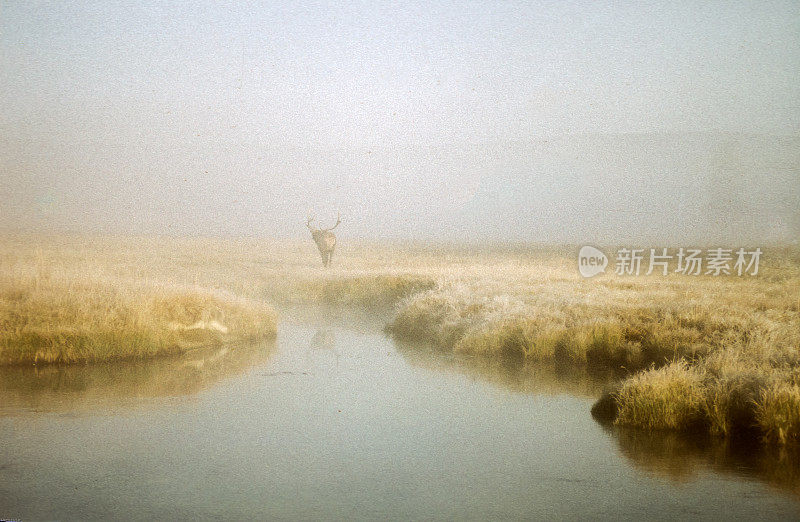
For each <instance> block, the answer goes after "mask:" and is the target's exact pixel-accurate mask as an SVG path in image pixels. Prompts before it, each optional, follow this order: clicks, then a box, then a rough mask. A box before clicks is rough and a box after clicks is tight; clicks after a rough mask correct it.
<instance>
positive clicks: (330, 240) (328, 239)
mask: <svg viewBox="0 0 800 522" xmlns="http://www.w3.org/2000/svg"><path fill="white" fill-rule="evenodd" d="M312 221H314V218H313V217H310V216H309V218H308V222H306V226H307V227H308V230H310V231H311V238H312V239H313V240H314V243H316V244H317V249H318V250H319V255H320V256H321V257H322V266H325V267H327V266H329V265H330V264H331V257H332V256H333V249H334V248H335V247H336V235H335V234H334V233H333V232H331V230H333V229H334V228H336V227H338V226H339V223H341V222H342V219H341V217H340V216H339V213H337V214H336V224H335V225H333V226H332V227H330V228H314V227H313V226H311V222H312Z"/></svg>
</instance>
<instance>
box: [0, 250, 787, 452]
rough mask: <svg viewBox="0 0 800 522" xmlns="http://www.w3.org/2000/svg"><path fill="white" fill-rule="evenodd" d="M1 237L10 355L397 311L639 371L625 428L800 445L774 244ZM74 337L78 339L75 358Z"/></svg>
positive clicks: (412, 329)
mask: <svg viewBox="0 0 800 522" xmlns="http://www.w3.org/2000/svg"><path fill="white" fill-rule="evenodd" d="M0 245H2V250H0V268H2V270H3V272H2V273H3V274H4V275H3V281H4V282H3V283H2V287H1V288H2V290H0V300H2V301H0V302H2V305H0V306H2V312H0V313H1V314H2V315H0V320H1V321H3V324H4V325H17V326H15V328H16V330H13V329H11V330H9V329H8V328H4V329H3V332H4V333H3V336H4V337H3V340H2V347H3V348H2V352H0V353H2V357H3V358H4V360H9V359H10V358H9V357H8V356H7V354H9V353H14V352H13V351H14V350H16V351H17V352H20V350H22V351H21V352H20V353H22V352H24V353H25V354H26V355H24V357H22V358H25V357H27V358H28V359H31V360H36V359H39V360H92V359H94V358H96V357H99V355H98V354H99V353H100V351H101V348H100V346H105V347H108V346H110V345H112V344H120V343H123V345H124V346H126V348H124V349H123V348H120V350H123V351H128V352H131V351H132V353H135V354H137V355H148V354H151V353H159V352H160V351H169V350H170V349H174V347H176V346H180V345H181V343H183V342H188V341H187V338H189V341H191V340H192V339H191V335H194V334H196V333H198V332H195V331H189V330H174V329H170V328H169V327H168V325H170V324H172V323H179V324H182V325H184V326H191V325H192V324H195V323H196V322H197V321H204V322H205V324H206V325H209V324H211V321H217V322H219V323H220V324H224V325H226V327H228V328H230V331H231V334H233V333H234V331H235V330H236V331H237V332H238V334H242V335H247V334H248V332H247V328H248V325H253V324H267V322H268V321H267V320H266V319H264V320H263V321H262V319H261V318H262V317H264V318H266V316H268V315H269V312H267V311H265V310H264V309H262V308H259V307H263V304H260V303H264V302H269V303H272V304H275V305H282V304H287V303H329V304H335V305H360V306H364V307H367V308H370V309H377V308H381V309H384V308H385V307H386V306H390V305H393V306H395V314H394V319H393V320H392V321H391V323H390V324H389V325H388V329H389V331H391V333H392V334H393V335H395V336H396V337H398V338H400V339H404V340H424V341H426V342H431V343H434V344H436V345H438V346H440V347H442V348H446V349H452V350H455V351H458V352H463V353H468V354H484V355H487V356H495V355H497V356H499V355H503V356H504V357H505V358H507V357H508V356H511V357H512V359H513V358H516V359H518V360H520V361H524V362H525V363H526V364H529V363H530V362H532V361H536V360H551V361H560V362H568V363H570V364H573V365H595V366H602V367H606V368H613V369H615V370H616V371H619V372H622V373H623V374H626V375H628V376H629V377H628V380H627V381H626V382H623V383H622V384H621V386H620V387H619V388H618V389H617V390H615V391H614V393H613V394H612V395H611V396H610V397H611V399H612V401H613V403H614V408H612V410H613V412H615V413H616V416H615V419H616V422H617V423H618V424H624V425H632V426H640V427H646V428H650V429H653V428H665V429H684V428H686V427H688V426H696V425H703V426H705V427H707V429H708V430H709V431H711V432H714V433H717V434H720V435H726V436H727V435H733V434H736V433H738V432H747V431H752V430H755V431H756V432H757V433H759V434H760V435H761V436H763V437H764V438H765V439H767V440H772V441H776V442H779V443H787V442H793V441H797V439H798V427H797V426H798V419H797V415H796V412H797V411H798V409H797V407H796V406H797V404H798V400H800V395H799V394H798V385H800V378H798V371H799V370H798V368H799V367H800V252H798V251H797V250H786V249H783V250H779V249H767V250H766V251H765V254H764V256H763V257H762V262H761V269H760V272H759V274H758V276H755V277H752V276H743V277H738V276H735V275H734V276H720V277H712V276H698V277H692V276H681V275H676V274H671V275H669V276H661V275H656V276H647V277H646V276H640V277H618V276H616V275H614V274H613V269H612V270H609V272H611V273H607V274H604V275H600V276H598V277H595V278H593V279H589V280H586V279H583V278H582V277H581V276H580V275H579V274H578V272H577V269H576V266H575V263H576V260H575V254H576V251H577V249H571V248H564V249H554V248H538V247H519V248H497V249H486V248H484V249H470V248H467V247H454V246H448V247H434V246H432V245H379V244H370V243H358V242H348V241H342V242H341V245H340V247H339V249H338V250H337V253H336V255H335V256H334V266H333V267H332V268H331V269H329V270H325V269H323V268H322V267H321V266H319V261H318V258H317V254H316V252H315V250H314V245H313V243H312V242H311V241H310V239H309V240H307V241H266V240H210V239H167V238H163V239H159V238H92V239H91V241H90V240H87V239H86V238H80V237H49V238H45V237H31V236H18V237H6V238H4V239H2V242H1V243H0ZM26 278H28V279H26ZM21 281H22V282H21ZM25 281H28V282H25ZM186 292H189V293H188V295H187V293H186ZM92 295H93V296H94V297H93V298H92V297H89V296H92ZM190 296H192V297H190ZM20 314H22V316H23V318H22V319H20ZM220 314H224V317H225V320H224V321H222V320H220V319H219V317H221V315H220ZM248 314H250V315H248ZM262 314H265V315H262ZM237 317H239V318H240V319H236V318H237ZM237 321H239V322H238V323H237ZM19 324H24V325H26V326H25V328H23V329H20V327H19V326H18V325H19ZM81 324H90V325H92V326H91V327H90V328H84V329H81V328H80V327H78V325H81ZM56 325H60V326H59V327H58V328H56V327H55V326H56ZM26 329H27V330H26ZM55 330H58V333H57V335H56V334H55ZM7 331H11V332H12V334H7V333H5V332H7ZM26 331H30V332H35V335H32V334H27V333H24V332H26ZM153 331H157V332H158V334H157V335H156V336H155V337H147V335H148V334H146V333H145V332H153ZM13 332H17V333H13ZM89 332H93V333H92V334H91V335H90V334H89ZM202 332H203V335H206V336H211V337H213V336H222V335H224V334H221V333H220V332H212V331H209V330H208V329H207V328H206V329H202ZM256 333H263V332H261V331H258V332H256ZM95 334H96V335H95ZM238 334H237V335H238ZM25 335H28V337H25ZM37 335H38V336H43V337H42V338H45V339H48V341H47V343H44V345H45V348H41V345H42V343H41V342H40V341H41V338H40V337H36V336H37ZM14 336H16V337H14ZM90 338H91V339H100V340H101V342H100V341H98V342H95V341H88V340H87V339H90ZM20 339H28V340H34V339H35V340H36V342H28V341H25V342H20ZM64 339H67V340H69V344H70V346H71V347H72V348H71V350H72V351H71V352H70V353H71V355H69V356H68V357H64V358H62V359H60V358H59V357H60V356H58V355H56V354H57V353H60V351H63V346H64V344H63V343H62V340H64ZM143 339H146V340H143ZM153 339H155V341H153ZM207 340H208V338H204V339H203V341H207ZM37 343H38V345H39V347H38V348H37V349H36V350H30V349H21V348H19V346H20V345H22V346H25V345H26V344H30V345H35V344H37ZM48 343H49V344H48ZM59 343H62V344H59ZM46 346H50V347H51V348H50V349H48V348H46ZM58 347H61V348H58ZM108 349H111V350H114V348H108ZM26 350H27V351H26ZM48 350H49V351H48ZM119 355H121V353H120V354H119ZM13 357H15V358H19V357H21V356H20V355H14V356H13ZM651 365H652V366H653V367H652V369H651ZM687 393H689V394H690V395H689V396H688V398H687V396H686V394H687Z"/></svg>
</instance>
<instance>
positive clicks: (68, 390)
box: [0, 341, 275, 415]
mask: <svg viewBox="0 0 800 522" xmlns="http://www.w3.org/2000/svg"><path fill="white" fill-rule="evenodd" d="M274 346H275V342H274V341H267V342H261V343H241V344H231V345H225V346H221V347H209V348H202V349H195V350H191V351H190V352H188V353H186V354H184V355H182V356H179V357H169V358H159V359H152V360H147V361H125V362H115V363H103V364H92V365H86V366H78V365H70V366H44V367H38V368H30V367H10V368H0V415H14V414H23V413H26V412H27V413H37V412H65V411H76V410H78V411H80V410H93V409H109V408H112V409H113V408H115V407H123V408H128V407H133V406H136V405H137V404H140V403H141V402H142V400H143V399H148V398H157V397H174V396H186V395H191V394H195V393H198V392H200V391H202V390H204V389H207V388H209V387H210V386H213V385H214V384H216V383H218V382H220V381H222V380H223V379H226V378H229V377H233V376H236V375H239V374H241V373H243V372H245V371H246V370H247V369H248V368H251V367H254V366H258V365H261V364H263V363H265V362H266V361H267V360H268V359H269V357H270V355H271V354H272V352H273V350H274Z"/></svg>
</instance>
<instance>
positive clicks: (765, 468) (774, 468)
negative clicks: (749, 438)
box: [608, 428, 800, 496]
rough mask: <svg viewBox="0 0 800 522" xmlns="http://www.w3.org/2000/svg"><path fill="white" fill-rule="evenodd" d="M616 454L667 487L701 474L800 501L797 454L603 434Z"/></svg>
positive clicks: (711, 441)
mask: <svg viewBox="0 0 800 522" xmlns="http://www.w3.org/2000/svg"><path fill="white" fill-rule="evenodd" d="M608 431H609V433H610V435H611V436H612V437H614V439H615V440H616V441H617V444H618V445H619V450H620V453H621V454H622V455H624V456H625V457H626V458H627V459H628V460H629V461H630V462H631V463H633V464H634V465H635V466H636V467H638V468H639V469H642V470H645V471H647V472H649V473H653V474H655V475H658V476H662V477H665V478H667V479H669V480H670V481H672V482H676V483H687V482H692V481H693V480H695V479H697V478H698V477H699V476H701V475H702V474H703V473H704V472H706V471H708V470H711V471H714V472H717V473H724V474H729V475H735V476H737V477H749V478H758V479H760V480H763V481H764V482H766V483H767V484H769V485H771V486H774V487H777V488H779V489H781V490H784V491H788V492H790V493H792V494H793V495H796V496H800V451H798V448H780V447H772V446H763V445H761V444H758V443H757V442H745V441H727V440H723V439H718V438H714V437H708V436H702V437H698V436H690V435H687V434H680V433H670V432H655V433H651V432H645V431H642V430H633V429H621V428H608Z"/></svg>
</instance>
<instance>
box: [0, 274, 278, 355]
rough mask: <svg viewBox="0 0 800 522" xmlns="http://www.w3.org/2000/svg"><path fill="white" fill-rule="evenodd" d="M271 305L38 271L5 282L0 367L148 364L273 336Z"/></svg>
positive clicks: (0, 302)
mask: <svg viewBox="0 0 800 522" xmlns="http://www.w3.org/2000/svg"><path fill="white" fill-rule="evenodd" d="M276 326H277V317H276V314H275V312H274V311H273V310H272V309H271V308H270V307H268V306H266V305H264V304H260V303H257V302H254V301H250V300H245V299H241V298H236V297H233V296H231V295H226V294H225V293H222V292H219V291H216V292H214V291H208V290H203V289H199V288H180V287H171V286H167V285H154V284H142V285H135V284H131V283H128V284H125V283H121V282H110V281H108V280H95V279H93V278H92V277H91V276H89V275H87V276H83V277H70V276H65V275H61V276H58V275H53V274H50V273H49V272H46V271H42V270H38V271H35V272H33V273H25V272H17V273H12V274H4V275H3V276H2V277H0V364H5V365H8V364H21V365H26V364H46V363H78V362H99V361H108V360H117V359H143V358H148V357H153V356H159V355H167V354H177V353H181V352H183V351H185V350H187V349H189V348H194V347H198V346H204V345H211V344H220V343H226V342H231V341H237V340H243V339H251V338H260V337H265V336H273V335H274V334H275V332H276Z"/></svg>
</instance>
